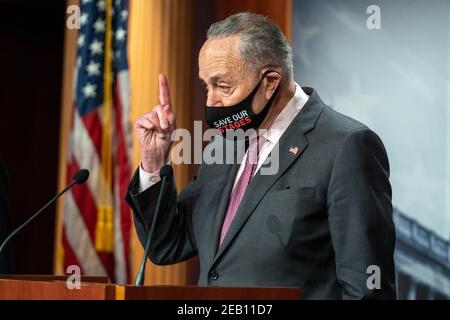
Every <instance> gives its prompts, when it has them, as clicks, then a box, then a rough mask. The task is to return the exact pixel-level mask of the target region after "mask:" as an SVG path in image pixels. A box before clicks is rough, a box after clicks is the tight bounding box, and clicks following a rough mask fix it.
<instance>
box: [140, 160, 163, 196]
mask: <svg viewBox="0 0 450 320" xmlns="http://www.w3.org/2000/svg"><path fill="white" fill-rule="evenodd" d="M159 181H161V178H160V176H159V170H158V171H156V172H153V173H149V172H147V171H145V170H144V169H142V164H140V165H139V193H141V192H143V191H145V190H147V189H148V188H150V187H151V186H153V185H155V184H157V183H158V182H159Z"/></svg>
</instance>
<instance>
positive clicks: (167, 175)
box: [135, 164, 173, 286]
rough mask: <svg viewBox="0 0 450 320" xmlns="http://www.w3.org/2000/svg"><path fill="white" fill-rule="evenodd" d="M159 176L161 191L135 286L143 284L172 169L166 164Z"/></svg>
mask: <svg viewBox="0 0 450 320" xmlns="http://www.w3.org/2000/svg"><path fill="white" fill-rule="evenodd" d="M159 176H160V177H161V180H162V182H161V189H160V190H159V195H158V201H157V202H156V208H155V214H154V216H153V221H152V226H151V228H150V231H149V232H148V234H147V242H146V244H145V251H144V256H143V257H142V261H141V267H140V269H139V273H138V275H137V276H136V281H135V285H136V286H142V285H143V284H144V277H145V266H146V264H147V257H148V252H149V251H150V243H151V238H152V236H153V233H154V232H155V231H154V230H155V221H156V220H157V219H158V215H159V211H161V202H162V198H163V196H164V194H165V193H166V188H167V182H168V180H170V179H172V176H173V170H172V167H171V166H170V165H168V164H166V165H164V166H163V167H162V168H161V169H160V170H159Z"/></svg>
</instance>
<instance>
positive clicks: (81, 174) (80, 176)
mask: <svg viewBox="0 0 450 320" xmlns="http://www.w3.org/2000/svg"><path fill="white" fill-rule="evenodd" d="M88 178H89V171H88V170H86V169H81V170H80V171H78V172H77V173H75V175H74V176H73V180H72V182H71V183H70V184H69V185H68V186H67V187H65V188H64V190H63V191H61V192H60V193H58V194H57V195H56V196H55V197H54V198H53V199H52V200H50V201H49V202H48V203H47V204H46V205H45V206H43V207H42V208H41V209H40V210H39V211H38V212H36V213H35V214H34V215H33V216H31V218H29V219H28V220H27V221H25V222H24V223H23V224H22V225H21V226H20V227H18V228H17V229H15V230H14V231H13V232H12V233H11V234H10V235H9V236H8V237H7V238H6V239H5V241H3V243H2V245H1V246H0V255H1V254H2V251H3V249H4V248H5V247H6V244H7V243H8V242H9V241H10V240H11V239H12V238H14V236H16V235H17V234H18V233H19V232H20V231H21V230H22V229H23V228H25V227H26V226H27V225H28V224H29V223H30V222H31V221H33V220H34V219H35V218H36V217H37V216H38V215H39V214H40V213H41V212H42V211H44V210H45V209H46V208H47V207H48V206H49V205H51V204H52V203H53V202H55V201H56V199H58V198H59V197H61V196H62V195H63V194H64V193H65V192H66V191H67V190H69V189H70V188H72V186H73V185H74V184H83V183H85V182H86V180H87V179H88Z"/></svg>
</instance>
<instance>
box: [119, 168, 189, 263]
mask: <svg viewBox="0 0 450 320" xmlns="http://www.w3.org/2000/svg"><path fill="white" fill-rule="evenodd" d="M160 189H161V181H160V182H158V183H156V184H154V185H153V186H151V187H149V188H147V189H146V190H145V191H143V192H139V170H136V172H135V174H134V176H133V179H132V180H131V182H130V185H129V187H128V192H127V195H126V198H125V199H126V200H127V202H128V204H129V205H130V206H131V208H132V209H133V217H134V223H135V228H136V232H137V234H138V238H139V241H140V242H141V244H142V246H143V247H144V246H145V244H146V241H147V234H148V231H149V230H150V227H151V225H152V222H153V217H154V212H155V208H156V202H157V199H158V195H159V191H160ZM195 189H196V183H195V181H193V182H191V183H190V184H189V185H188V186H187V187H186V188H185V190H184V191H183V192H182V193H181V194H180V195H179V196H177V190H176V186H175V181H174V180H173V178H172V179H171V180H170V181H169V183H168V185H167V191H166V194H165V195H164V197H163V200H162V207H161V212H160V214H159V216H158V221H155V223H156V224H155V232H154V234H153V237H152V239H151V242H150V243H151V245H150V253H149V258H150V260H151V261H152V262H153V263H155V264H157V265H167V264H174V263H178V262H181V261H184V260H187V259H189V258H191V257H193V256H195V255H196V254H197V246H196V244H195V240H194V237H193V232H192V203H193V202H194V201H195Z"/></svg>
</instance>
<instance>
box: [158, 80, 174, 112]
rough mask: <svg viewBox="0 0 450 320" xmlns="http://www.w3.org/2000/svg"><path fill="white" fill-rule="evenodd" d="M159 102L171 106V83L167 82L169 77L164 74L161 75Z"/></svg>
mask: <svg viewBox="0 0 450 320" xmlns="http://www.w3.org/2000/svg"><path fill="white" fill-rule="evenodd" d="M159 103H160V104H161V106H163V107H164V106H166V105H169V106H170V104H171V103H170V92H169V83H168V82H167V78H166V76H165V75H164V74H162V73H161V74H160V75H159Z"/></svg>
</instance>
